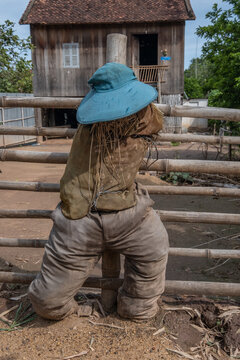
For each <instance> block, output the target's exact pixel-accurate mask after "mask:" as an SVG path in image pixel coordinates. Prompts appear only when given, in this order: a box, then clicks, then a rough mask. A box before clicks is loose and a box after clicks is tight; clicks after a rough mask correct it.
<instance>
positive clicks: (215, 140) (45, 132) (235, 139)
mask: <svg viewBox="0 0 240 360" xmlns="http://www.w3.org/2000/svg"><path fill="white" fill-rule="evenodd" d="M75 133H76V129H69V128H61V127H38V128H36V127H23V128H19V127H9V126H0V135H36V136H38V135H40V136H61V137H70V138H71V137H73V136H74V134H75ZM157 141H160V142H164V141H168V142H169V141H171V142H178V141H179V142H187V143H189V142H197V143H205V144H232V145H239V144H240V136H212V135H192V134H166V133H162V134H159V135H158V137H157Z"/></svg>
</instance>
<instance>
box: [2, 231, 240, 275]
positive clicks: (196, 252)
mask: <svg viewBox="0 0 240 360" xmlns="http://www.w3.org/2000/svg"><path fill="white" fill-rule="evenodd" d="M46 243H47V240H43V239H18V238H0V247H24V248H44V246H45V245H46ZM168 254H169V255H171V256H188V257H202V258H208V259H240V250H218V249H194V248H170V249H169V253H168ZM114 264H115V262H114ZM104 270H105V269H104ZM113 270H114V271H115V269H113ZM114 271H113V272H112V277H118V276H119V270H117V273H116V272H114ZM103 277H105V275H104V273H103Z"/></svg>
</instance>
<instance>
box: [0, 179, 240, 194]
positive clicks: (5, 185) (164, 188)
mask: <svg viewBox="0 0 240 360" xmlns="http://www.w3.org/2000/svg"><path fill="white" fill-rule="evenodd" d="M144 187H145V188H146V189H147V190H148V192H149V194H159V195H197V196H217V197H234V198H239V197H240V189H229V188H218V187H204V186H199V187H194V186H172V185H145V186H144ZM0 190H20V191H37V192H59V191H60V185H59V184H57V183H43V182H18V181H0Z"/></svg>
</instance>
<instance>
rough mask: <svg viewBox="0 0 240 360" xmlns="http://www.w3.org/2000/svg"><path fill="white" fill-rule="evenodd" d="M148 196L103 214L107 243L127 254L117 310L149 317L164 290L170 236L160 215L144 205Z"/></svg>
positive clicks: (127, 315)
mask: <svg viewBox="0 0 240 360" xmlns="http://www.w3.org/2000/svg"><path fill="white" fill-rule="evenodd" d="M143 203H146V198H145V196H139V197H138V203H137V205H136V206H135V207H134V208H131V209H127V210H123V211H120V212H118V213H116V214H112V215H110V216H108V215H106V216H104V217H103V230H104V235H105V241H106V246H107V247H108V248H109V249H111V250H114V251H119V252H120V253H122V254H123V255H125V257H126V258H125V275H124V282H123V285H122V287H121V288H120V289H119V295H118V313H119V315H120V316H122V317H125V318H135V319H148V318H150V317H153V316H154V315H155V314H156V312H157V310H158V306H157V300H158V299H159V297H160V295H161V294H162V293H163V291H164V285H165V271H166V263H167V253H168V246H169V245H168V235H167V232H166V229H165V227H164V226H163V224H162V222H161V220H160V218H159V216H158V215H157V213H156V212H155V211H154V210H153V209H152V208H145V209H144V211H143V206H142V204H143Z"/></svg>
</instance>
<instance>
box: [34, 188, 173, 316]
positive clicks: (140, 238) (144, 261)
mask: <svg viewBox="0 0 240 360" xmlns="http://www.w3.org/2000/svg"><path fill="white" fill-rule="evenodd" d="M137 200H138V201H137V205H136V206H134V207H133V208H130V209H127V210H122V211H118V212H112V213H97V212H96V213H89V214H88V215H87V216H85V217H84V218H82V219H79V220H70V219H67V218H66V217H64V215H63V214H62V211H61V207H60V206H58V207H57V208H56V210H55V211H54V212H53V215H52V219H53V221H54V225H53V228H52V231H51V233H50V236H49V240H48V242H47V244H46V247H45V254H44V257H43V263H42V268H41V272H40V273H39V274H38V276H37V277H36V279H35V280H34V281H33V282H32V283H31V285H30V287H29V297H30V299H31V302H32V304H33V307H34V309H35V311H36V312H37V313H38V314H39V315H41V316H42V317H45V318H48V319H62V318H64V317H65V316H67V315H70V314H72V313H75V312H77V308H78V306H77V303H76V302H75V300H74V295H75V294H76V293H77V291H78V290H79V289H80V288H81V286H82V285H83V283H84V281H85V280H86V279H87V278H88V276H89V274H90V271H91V270H92V269H93V267H94V266H95V265H96V264H97V262H98V261H99V259H100V257H101V255H102V253H103V251H105V250H112V251H116V252H119V253H121V254H123V255H125V276H124V282H123V285H122V287H121V288H120V289H119V295H118V313H119V315H120V316H122V317H125V318H135V319H147V318H150V317H153V316H154V315H155V314H156V312H157V310H158V306H157V300H158V298H159V296H160V295H161V294H162V292H163V291H164V284H165V269H166V263H167V252H168V235H167V232H166V230H165V228H164V226H163V224H162V222H161V220H160V219H159V216H158V215H157V214H156V212H155V211H154V210H153V209H152V208H150V207H149V206H150V205H152V200H151V199H150V198H149V196H148V195H146V194H141V195H138V197H137Z"/></svg>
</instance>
